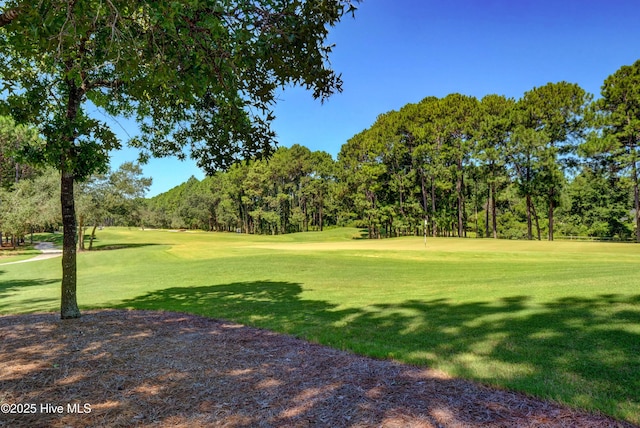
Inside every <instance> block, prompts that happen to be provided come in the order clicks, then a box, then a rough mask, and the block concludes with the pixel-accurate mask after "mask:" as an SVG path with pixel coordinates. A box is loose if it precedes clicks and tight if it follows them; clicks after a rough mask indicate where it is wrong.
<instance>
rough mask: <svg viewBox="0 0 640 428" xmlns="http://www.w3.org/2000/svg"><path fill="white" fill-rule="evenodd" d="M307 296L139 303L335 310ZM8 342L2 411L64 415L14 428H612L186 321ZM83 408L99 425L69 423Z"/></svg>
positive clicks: (99, 326) (41, 323)
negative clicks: (31, 409) (567, 424)
mask: <svg viewBox="0 0 640 428" xmlns="http://www.w3.org/2000/svg"><path fill="white" fill-rule="evenodd" d="M217 288H219V289H217ZM300 290H301V286H300V285H299V284H293V283H283V282H268V281H264V282H258V283H255V284H253V283H238V284H229V285H225V286H212V287H200V288H199V289H198V290H197V292H196V294H195V297H194V298H193V299H190V298H189V296H190V295H191V293H189V292H188V290H187V289H181V288H178V287H176V288H173V289H172V290H171V291H168V292H167V293H162V292H161V293H150V294H149V295H147V296H144V297H143V298H141V299H140V300H139V301H138V302H134V301H131V302H130V303H137V304H139V305H140V306H147V305H148V306H151V307H152V306H154V305H155V304H157V303H161V302H162V303H166V301H167V299H168V298H170V299H177V301H178V303H177V304H179V305H181V306H182V307H185V308H186V307H189V305H191V304H194V305H204V304H212V305H213V307H211V308H210V309H220V310H221V309H222V308H224V307H225V306H227V307H232V308H233V307H235V306H237V305H241V306H242V305H245V309H247V310H256V311H257V312H258V313H259V314H260V315H262V316H270V315H271V314H273V311H272V309H273V308H274V306H272V305H280V304H283V303H295V302H298V304H299V306H297V307H295V306H294V307H292V308H291V312H292V314H291V315H289V314H286V313H285V314H280V315H278V314H275V315H272V320H276V319H280V320H281V322H283V323H285V324H286V323H289V322H294V323H295V322H303V320H304V314H301V313H299V312H300V310H308V309H310V308H315V309H316V310H323V308H324V309H326V310H328V311H329V312H333V311H334V310H335V309H336V308H335V306H333V305H331V304H327V303H323V302H305V301H304V299H301V298H300ZM216 299H220V300H223V301H226V302H224V303H216V302H215V301H214V300H216ZM190 301H192V302H193V303H189V302H190ZM441 303H443V302H440V303H437V304H434V307H435V306H437V305H440V304H441ZM269 308H271V309H269ZM237 309H238V308H237V307H236V308H234V309H233V310H237ZM212 315H215V314H212ZM351 315H353V312H351ZM0 337H3V348H2V349H1V350H0V373H2V375H1V376H0V391H2V394H3V400H4V401H3V403H37V406H38V407H37V410H40V407H39V406H40V405H41V403H51V404H53V405H56V406H57V405H61V406H63V411H62V412H61V413H60V414H52V413H50V412H49V413H46V412H42V411H38V412H37V413H36V414H5V415H3V422H4V423H6V424H8V426H13V427H27V426H58V425H59V426H63V425H64V426H98V425H100V426H140V425H144V426H219V425H224V426H229V427H255V426H264V427H274V426H340V427H346V426H470V427H473V426H477V427H480V426H507V425H508V426H514V425H518V426H539V425H545V426H552V425H553V423H552V422H551V423H550V421H553V418H554V417H558V415H561V416H562V417H563V418H571V419H569V420H570V421H572V422H576V423H577V426H587V422H593V421H594V420H596V421H597V422H599V423H601V425H602V426H605V425H607V423H609V426H613V423H614V421H611V420H609V419H607V418H604V417H593V416H589V417H588V418H587V419H585V416H584V415H582V416H581V414H574V413H572V412H571V411H568V410H566V409H562V408H559V407H558V406H555V405H552V404H549V403H541V402H539V401H537V400H535V399H531V398H529V397H526V396H521V395H516V394H513V393H510V392H505V391H496V390H491V389H488V388H486V387H483V386H481V385H477V384H472V383H471V382H467V381H464V380H458V379H452V378H449V377H447V376H443V375H442V374H438V373H435V372H433V371H429V370H422V369H418V368H415V367H412V366H406V365H400V364H397V363H394V362H391V361H380V360H372V359H367V358H362V357H356V356H354V355H352V354H348V353H346V352H342V351H339V350H335V349H329V348H326V347H322V346H319V345H314V344H311V343H309V342H305V341H301V340H297V339H295V338H293V337H291V336H283V335H276V334H273V333H271V332H269V331H267V330H259V329H255V328H250V327H243V326H240V325H237V324H230V323H228V322H225V321H217V320H214V319H211V318H201V317H194V316H190V315H186V314H180V313H164V312H158V311H154V312H149V311H117V310H107V311H93V312H85V315H84V316H83V317H82V318H81V319H79V320H71V321H70V320H67V321H60V320H58V319H57V317H55V316H54V315H50V314H45V315H29V316H12V317H0ZM85 404H88V405H89V408H90V413H87V412H83V413H79V412H78V411H75V412H70V411H69V407H68V406H69V405H76V407H74V408H73V409H76V410H85V409H86V407H84V405H85ZM581 417H582V418H583V419H580V418H581ZM565 421H566V419H565ZM562 423H563V421H562V420H559V422H558V424H557V426H560V425H561V424H562ZM617 426H621V427H626V426H631V425H629V424H625V423H620V424H617Z"/></svg>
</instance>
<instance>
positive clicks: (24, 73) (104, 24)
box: [0, 0, 355, 318]
mask: <svg viewBox="0 0 640 428" xmlns="http://www.w3.org/2000/svg"><path fill="white" fill-rule="evenodd" d="M354 10H355V7H354V5H353V3H352V2H351V1H350V0H327V1H322V2H316V1H302V0H300V1H290V0H252V1H242V2H240V1H237V2H236V1H232V2H224V3H221V2H218V1H213V0H208V1H200V2H187V3H185V2H169V1H155V2H151V1H131V0H112V1H108V2H106V3H105V2H102V1H97V0H81V1H72V2H59V1H40V2H37V3H29V2H26V1H23V0H11V1H7V2H3V4H2V8H1V10H0V81H1V83H2V85H3V92H2V98H3V103H2V104H3V107H4V110H5V111H6V112H10V113H11V115H12V117H13V118H14V119H15V120H16V121H17V122H19V123H31V124H38V125H39V132H40V134H41V135H42V136H43V137H44V139H45V142H46V143H45V144H44V145H42V146H37V147H34V148H33V149H32V150H31V151H30V154H31V158H32V160H34V161H39V162H42V163H46V164H49V165H52V166H54V167H55V168H57V169H58V170H59V171H60V173H61V205H62V219H63V230H64V240H63V257H62V300H61V317H62V318H77V317H79V316H80V311H79V309H78V305H77V301H76V283H77V274H76V243H75V236H76V220H75V206H74V197H73V195H74V190H73V189H74V182H75V181H81V180H83V179H86V178H87V177H89V176H90V175H91V174H93V173H95V172H105V171H106V169H107V163H108V153H109V151H111V150H112V149H116V148H118V147H120V144H121V143H120V141H119V140H118V138H117V137H116V134H115V133H114V132H113V131H112V130H111V129H110V128H109V126H108V125H107V124H106V123H105V122H101V121H99V120H97V119H96V118H94V117H90V116H89V114H88V111H89V110H88V109H87V107H88V106H89V105H91V107H90V108H91V109H93V108H95V107H97V108H99V109H102V110H103V111H104V112H106V113H107V114H110V115H114V116H118V115H125V116H130V117H133V118H135V119H137V121H138V122H139V123H140V130H141V134H140V136H139V137H137V138H135V139H134V140H133V141H132V143H133V144H134V145H135V146H137V147H140V148H141V149H143V150H144V154H145V155H146V156H151V155H153V156H167V155H176V156H178V157H184V152H185V147H190V149H191V150H190V152H191V154H192V156H193V157H194V158H195V159H197V162H198V165H200V166H202V167H204V168H206V169H207V170H208V171H210V172H212V171H213V170H215V169H216V168H218V167H220V166H225V165H228V164H229V163H230V162H233V161H235V160H237V159H238V158H239V157H249V156H250V155H253V154H255V153H261V154H268V153H270V152H271V151H272V146H273V142H274V137H275V136H274V133H273V131H271V129H270V127H269V123H270V122H271V120H272V119H273V115H272V113H271V108H272V105H273V103H274V102H275V90H276V88H277V87H279V86H284V85H288V84H298V85H302V86H305V87H306V88H308V89H311V90H312V91H313V95H314V97H315V98H320V99H325V98H326V97H328V96H330V95H331V94H332V93H334V92H335V91H338V90H340V89H341V83H342V82H341V80H340V77H339V76H338V75H336V74H335V73H334V72H333V71H332V70H331V69H329V68H328V56H329V54H330V52H331V47H330V46H325V45H324V41H325V39H326V37H327V34H328V31H329V27H331V26H332V25H334V24H336V23H337V22H338V21H339V20H340V19H341V18H342V16H343V15H344V14H345V13H347V12H353V11H354ZM89 103H91V104H89ZM94 106H95V107H94Z"/></svg>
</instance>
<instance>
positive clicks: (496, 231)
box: [491, 183, 498, 239]
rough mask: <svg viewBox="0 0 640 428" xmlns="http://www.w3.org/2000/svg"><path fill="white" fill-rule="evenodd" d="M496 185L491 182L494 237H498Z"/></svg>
mask: <svg viewBox="0 0 640 428" xmlns="http://www.w3.org/2000/svg"><path fill="white" fill-rule="evenodd" d="M496 211H497V210H496V185H495V183H492V184H491V222H492V223H493V224H492V226H493V239H498V219H497V216H496Z"/></svg>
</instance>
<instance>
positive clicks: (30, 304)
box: [0, 271, 60, 312]
mask: <svg viewBox="0 0 640 428" xmlns="http://www.w3.org/2000/svg"><path fill="white" fill-rule="evenodd" d="M3 273H4V271H0V275H2V274H3ZM59 282H60V280H59V279H28V280H27V279H25V280H22V279H10V280H6V279H4V278H2V279H0V312H2V311H4V310H5V309H8V310H9V311H11V312H15V311H16V309H20V308H29V309H28V310H27V312H33V311H37V310H42V308H48V307H49V306H50V305H51V303H52V302H55V301H56V300H57V298H49V297H38V298H33V299H21V300H20V301H19V302H16V301H15V300H6V299H8V298H10V297H12V296H14V295H17V294H18V295H19V294H20V293H22V292H23V291H24V289H25V288H27V287H34V286H35V287H39V286H43V285H50V284H55V283H59ZM38 308H40V309H38Z"/></svg>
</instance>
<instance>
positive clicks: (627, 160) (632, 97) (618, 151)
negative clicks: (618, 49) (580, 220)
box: [591, 60, 640, 242]
mask: <svg viewBox="0 0 640 428" xmlns="http://www.w3.org/2000/svg"><path fill="white" fill-rule="evenodd" d="M601 93H602V97H601V98H599V99H598V100H597V101H596V102H595V108H596V110H597V113H598V116H597V125H599V126H600V127H601V135H600V136H599V137H600V138H592V141H591V151H592V152H599V153H606V154H607V155H608V156H611V157H612V158H613V159H614V160H615V162H617V163H618V164H619V166H620V171H621V172H622V173H624V174H625V175H626V176H627V177H628V178H629V179H630V182H631V188H632V191H633V211H634V219H635V221H634V223H635V235H636V241H637V242H640V191H639V183H638V180H639V179H640V177H639V173H638V162H639V161H640V60H638V61H636V62H635V63H633V64H632V65H625V66H622V67H621V68H620V69H619V70H618V71H616V72H615V73H614V74H612V75H611V76H609V77H607V79H606V80H605V81H604V85H603V86H602V91H601Z"/></svg>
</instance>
